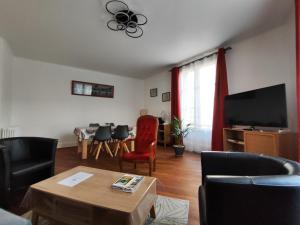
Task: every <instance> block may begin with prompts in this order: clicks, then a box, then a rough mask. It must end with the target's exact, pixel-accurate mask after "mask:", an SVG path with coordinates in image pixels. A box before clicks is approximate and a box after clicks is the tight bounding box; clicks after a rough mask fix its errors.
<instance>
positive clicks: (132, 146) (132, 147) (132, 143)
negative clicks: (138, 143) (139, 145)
mask: <svg viewBox="0 0 300 225" xmlns="http://www.w3.org/2000/svg"><path fill="white" fill-rule="evenodd" d="M130 144H131V146H130V151H132V152H134V141H131V143H130Z"/></svg>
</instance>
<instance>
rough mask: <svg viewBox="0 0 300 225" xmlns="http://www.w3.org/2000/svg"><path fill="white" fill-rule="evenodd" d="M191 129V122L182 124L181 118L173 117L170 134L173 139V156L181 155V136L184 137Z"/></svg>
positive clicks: (182, 149) (182, 147)
mask: <svg viewBox="0 0 300 225" xmlns="http://www.w3.org/2000/svg"><path fill="white" fill-rule="evenodd" d="M191 130H192V124H190V123H189V124H187V125H184V124H183V122H182V120H180V119H178V118H177V117H174V119H173V120H172V133H171V134H172V136H173V137H174V139H175V144H174V145H173V148H174V152H175V156H176V157H178V156H182V155H183V152H184V150H185V146H184V144H183V138H184V137H186V136H187V135H188V134H189V133H190V132H191Z"/></svg>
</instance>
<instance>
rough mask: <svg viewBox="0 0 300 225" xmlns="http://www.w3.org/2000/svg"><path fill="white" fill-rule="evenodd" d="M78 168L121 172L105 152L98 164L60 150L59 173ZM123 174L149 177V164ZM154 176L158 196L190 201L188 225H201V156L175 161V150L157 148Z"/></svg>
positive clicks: (127, 167) (129, 167)
mask: <svg viewBox="0 0 300 225" xmlns="http://www.w3.org/2000/svg"><path fill="white" fill-rule="evenodd" d="M78 165H83V166H89V167H95V168H99V169H106V170H113V171H119V164H118V158H111V157H110V156H109V155H108V154H106V153H104V152H102V153H101V155H100V157H99V159H98V160H97V161H96V160H95V159H88V160H81V159H80V157H79V155H78V154H77V148H76V147H71V148H61V149H58V150H57V153H56V166H55V168H56V169H55V172H56V173H60V172H63V171H66V170H68V169H71V168H73V167H75V166H78ZM124 172H126V173H135V174H140V175H147V173H148V164H137V169H134V165H133V164H131V163H126V162H124ZM153 176H154V177H156V178H157V179H158V185H157V192H158V194H160V195H164V196H169V197H174V198H180V199H186V200H189V201H190V210H189V224H190V225H196V224H197V225H199V207H198V187H199V185H200V184H201V162H200V155H199V154H196V153H191V152H185V153H184V156H183V157H175V156H174V152H173V149H172V148H167V149H163V148H162V147H160V146H158V150H157V167H156V172H154V173H153ZM16 207H17V206H15V207H14V208H13V210H12V211H14V212H16V213H17V212H19V210H18V209H17V208H16ZM18 214H19V213H18Z"/></svg>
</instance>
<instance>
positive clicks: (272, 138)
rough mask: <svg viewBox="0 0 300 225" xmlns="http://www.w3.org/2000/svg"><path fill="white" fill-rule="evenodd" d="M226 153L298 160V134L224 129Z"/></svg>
mask: <svg viewBox="0 0 300 225" xmlns="http://www.w3.org/2000/svg"><path fill="white" fill-rule="evenodd" d="M223 144H224V150H225V151H239V152H250V153H258V154H264V155H270V156H280V157H284V158H287V159H291V160H297V144H296V133H293V132H281V133H280V132H277V131H256V130H255V131H249V130H243V129H237V128H224V129H223Z"/></svg>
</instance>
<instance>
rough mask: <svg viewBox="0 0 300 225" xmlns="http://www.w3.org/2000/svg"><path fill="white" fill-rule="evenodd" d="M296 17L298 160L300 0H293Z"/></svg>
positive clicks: (299, 147)
mask: <svg viewBox="0 0 300 225" xmlns="http://www.w3.org/2000/svg"><path fill="white" fill-rule="evenodd" d="M295 10H296V13H295V17H296V85H297V111H298V124H297V128H298V138H297V140H298V161H299V162H300V14H299V13H300V0H295Z"/></svg>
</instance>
